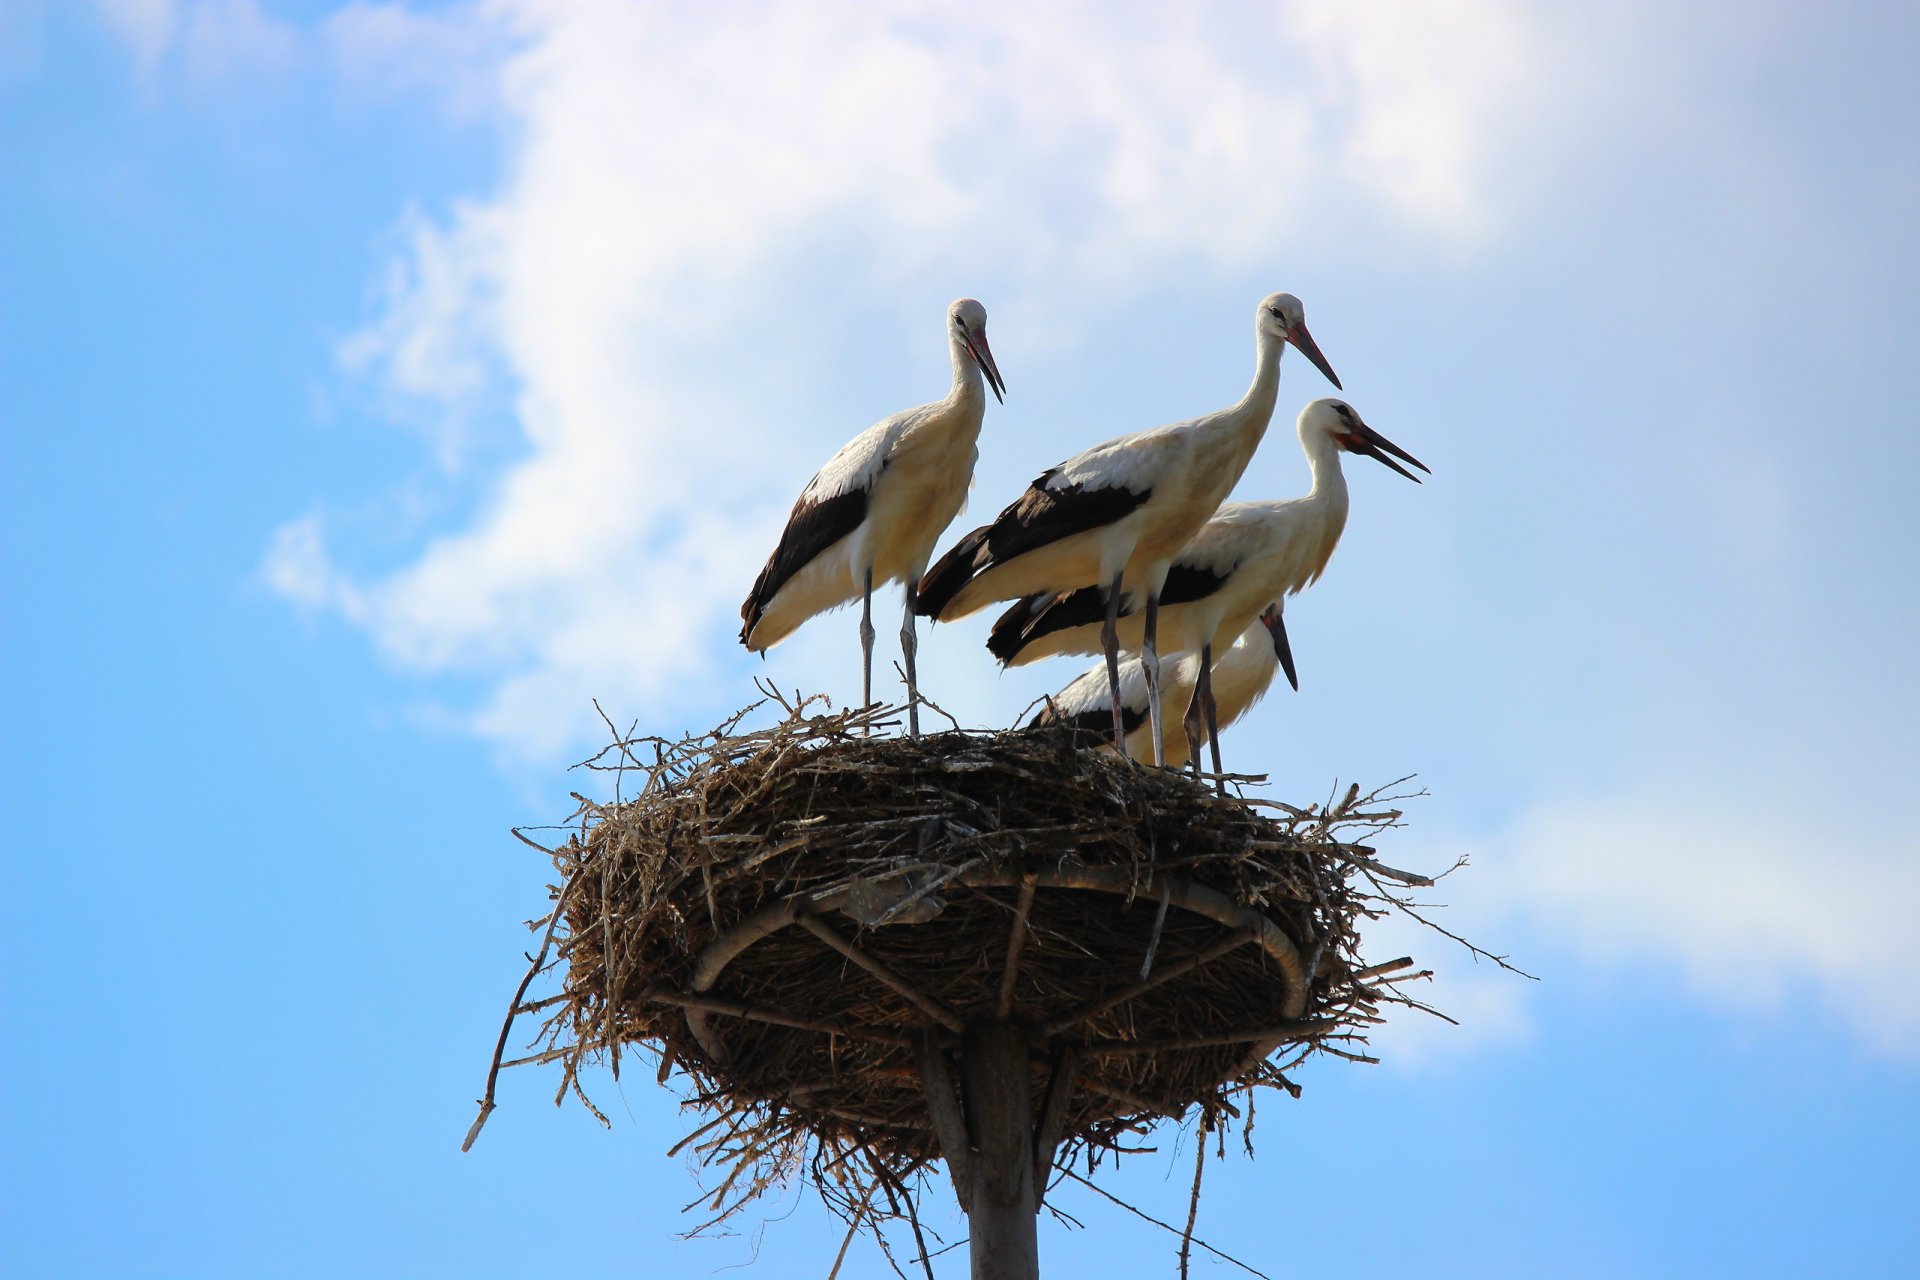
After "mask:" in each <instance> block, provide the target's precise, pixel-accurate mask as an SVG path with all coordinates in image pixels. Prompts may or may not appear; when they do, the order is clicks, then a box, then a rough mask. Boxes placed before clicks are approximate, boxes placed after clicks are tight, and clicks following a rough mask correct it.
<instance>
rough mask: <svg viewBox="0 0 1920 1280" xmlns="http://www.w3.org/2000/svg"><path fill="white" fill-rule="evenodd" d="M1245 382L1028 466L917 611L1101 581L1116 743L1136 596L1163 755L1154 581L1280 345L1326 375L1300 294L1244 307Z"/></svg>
mask: <svg viewBox="0 0 1920 1280" xmlns="http://www.w3.org/2000/svg"><path fill="white" fill-rule="evenodd" d="M1254 333H1255V346H1254V350H1255V360H1254V372H1253V383H1252V385H1251V386H1249V387H1248V388H1247V393H1246V394H1245V395H1244V396H1242V397H1241V398H1240V400H1239V401H1238V402H1237V403H1235V404H1233V405H1231V406H1229V407H1228V408H1225V409H1221V410H1219V411H1217V412H1215V413H1210V414H1207V415H1205V416H1203V417H1199V418H1193V419H1190V420H1188V421H1186V422H1177V423H1174V424H1173V425H1172V426H1166V427H1159V428H1157V429H1155V430H1152V431H1143V432H1138V433H1136V434H1134V435H1127V436H1121V437H1120V438H1119V439H1116V440H1109V441H1108V442H1107V443H1105V444H1102V445H1096V446H1095V447H1093V448H1091V449H1089V450H1087V451H1086V452H1085V453H1081V454H1078V455H1076V456H1074V457H1072V458H1069V459H1067V461H1065V462H1063V463H1061V464H1060V465H1059V466H1057V467H1050V468H1048V469H1047V470H1046V471H1044V472H1042V473H1041V474H1040V477H1039V479H1037V480H1035V481H1034V482H1033V484H1032V485H1030V486H1029V487H1028V488H1027V491H1026V492H1025V493H1023V494H1021V495H1020V497H1019V498H1018V499H1016V500H1015V501H1014V502H1013V504H1012V505H1011V506H1009V507H1007V509H1006V510H1004V511H1002V512H1001V513H1000V515H999V517H998V518H997V519H996V520H994V522H993V523H992V524H989V525H983V526H982V527H980V528H978V529H975V530H974V531H973V532H972V533H969V534H968V535H967V536H966V537H964V538H962V539H960V541H959V542H958V543H956V544H955V545H954V547H953V548H952V549H951V550H949V551H948V552H947V553H946V555H944V556H942V557H941V558H940V560H939V561H938V562H937V563H936V564H935V565H934V566H933V568H932V569H931V570H929V571H928V572H927V574H926V576H925V577H923V578H922V579H921V580H920V591H919V600H918V602H917V603H916V605H915V608H916V609H918V610H919V612H921V613H923V614H925V615H927V616H929V617H931V618H934V619H936V620H938V621H941V622H950V621H952V620H953V619H955V618H963V617H965V616H966V615H968V614H970V613H973V612H975V611H976V610H978V609H980V608H983V607H984V606H986V605H988V604H990V603H992V602H993V601H996V600H1016V599H1020V598H1023V597H1026V596H1031V595H1033V594H1035V593H1037V592H1047V593H1053V592H1063V591H1071V590H1073V589H1074V588H1076V587H1083V586H1093V587H1096V588H1104V590H1105V597H1104V598H1105V601H1106V627H1105V629H1104V630H1103V631H1102V633H1101V636H1102V642H1103V645H1104V648H1105V652H1106V659H1107V691H1108V694H1109V697H1110V701H1111V703H1112V708H1113V741H1114V747H1115V749H1116V750H1119V751H1124V750H1125V749H1126V736H1127V735H1126V729H1125V726H1124V723H1123V715H1122V708H1121V702H1120V651H1119V640H1118V632H1117V630H1116V625H1117V620H1118V616H1119V615H1118V610H1119V607H1120V601H1121V597H1122V594H1123V593H1124V592H1126V591H1127V590H1129V589H1131V590H1132V591H1133V592H1134V594H1135V595H1136V596H1138V597H1139V598H1141V599H1143V600H1144V601H1145V604H1146V618H1145V627H1144V630H1143V632H1142V637H1141V643H1140V661H1141V667H1142V670H1143V671H1144V672H1145V675H1146V680H1147V686H1148V688H1149V689H1151V690H1154V691H1155V695H1156V696H1154V697H1152V698H1149V699H1148V711H1149V720H1150V722H1151V724H1152V728H1153V760H1154V763H1156V764H1159V763H1161V762H1163V761H1164V760H1165V759H1166V749H1165V741H1164V735H1163V733H1162V730H1161V724H1160V700H1159V697H1158V696H1157V692H1158V689H1159V687H1160V658H1159V653H1158V651H1157V646H1156V640H1157V636H1156V630H1157V629H1156V625H1155V624H1156V621H1157V618H1158V613H1159V606H1160V589H1161V586H1162V585H1163V584H1164V582H1165V581H1166V576H1167V569H1168V567H1169V565H1171V564H1172V562H1173V557H1174V555H1175V553H1177V552H1178V551H1179V550H1180V548H1181V547H1182V546H1183V545H1185V543H1186V541H1187V539H1188V538H1190V537H1192V536H1193V535H1194V533H1195V532H1197V531H1198V530H1199V528H1200V526H1201V525H1202V524H1204V523H1205V522H1206V520H1207V517H1209V516H1211V515H1212V514H1213V513H1214V511H1215V509H1217V508H1218V507H1219V505H1220V502H1221V500H1222V499H1223V498H1225V497H1226V496H1227V494H1228V493H1230V492H1232V490H1233V486H1234V484H1235V482H1237V481H1238V480H1239V479H1240V473H1241V472H1243V471H1245V470H1246V466H1247V461H1248V460H1249V459H1250V458H1252V456H1253V451H1254V449H1255V448H1256V447H1257V446H1258V445H1259V443H1260V437H1261V436H1262V435H1264V434H1265V433H1266V430H1267V423H1268V421H1269V420H1270V419H1271V418H1272V417H1273V405H1274V400H1275V399H1276V397H1277V396H1278V394H1279V390H1280V355H1281V352H1282V351H1283V350H1284V349H1285V347H1286V345H1287V344H1288V343H1292V344H1293V345H1294V346H1296V347H1298V348H1299V349H1300V351H1301V352H1302V354H1304V355H1305V356H1306V357H1307V359H1309V360H1311V361H1313V363H1314V366H1315V367H1316V368H1318V369H1319V370H1320V372H1321V373H1323V374H1325V375H1326V377H1327V380H1328V381H1329V382H1331V383H1333V385H1334V386H1336V387H1338V386H1339V385H1340V379H1339V378H1337V377H1335V376H1334V373H1333V369H1332V368H1331V367H1330V366H1329V365H1328V364H1327V360H1326V357H1325V356H1323V355H1321V354H1320V348H1319V347H1318V346H1317V345H1315V343H1314V341H1313V337H1312V335H1311V334H1309V333H1308V332H1307V322H1306V316H1305V313H1304V311H1303V310H1302V309H1301V306H1300V299H1298V298H1296V297H1294V296H1293V295H1292V294H1290V293H1276V294H1271V295H1269V296H1268V297H1266V298H1264V299H1262V300H1261V302H1260V308H1259V310H1258V311H1257V312H1256V313H1255V316H1254Z"/></svg>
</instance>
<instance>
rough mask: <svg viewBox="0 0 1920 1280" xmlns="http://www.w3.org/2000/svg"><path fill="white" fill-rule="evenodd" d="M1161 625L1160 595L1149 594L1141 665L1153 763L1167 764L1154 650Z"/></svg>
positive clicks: (1156, 658)
mask: <svg viewBox="0 0 1920 1280" xmlns="http://www.w3.org/2000/svg"><path fill="white" fill-rule="evenodd" d="M1159 623H1160V593H1159V592H1157V591H1149V592H1147V625H1146V634H1145V638H1144V639H1143V640H1142V642H1141V645H1140V665H1141V667H1142V668H1144V669H1145V671H1146V673H1147V718H1148V719H1149V720H1150V721H1151V722H1152V723H1153V763H1154V765H1155V766H1156V767H1159V766H1164V765H1165V764H1166V763H1167V745H1166V743H1167V740H1166V738H1165V736H1164V735H1163V733H1162V731H1161V728H1160V654H1159V653H1158V652H1157V651H1156V650H1155V649H1154V632H1155V631H1156V630H1157V629H1158V627H1159Z"/></svg>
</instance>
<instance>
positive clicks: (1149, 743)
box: [1039, 622, 1280, 768]
mask: <svg viewBox="0 0 1920 1280" xmlns="http://www.w3.org/2000/svg"><path fill="white" fill-rule="evenodd" d="M1279 669H1280V659H1279V656H1278V654H1277V653H1276V652H1275V651H1274V647H1273V637H1272V636H1271V635H1269V634H1268V632H1267V629H1266V628H1265V627H1264V626H1261V625H1260V624H1259V623H1258V622H1255V623H1253V624H1251V625H1249V626H1248V627H1247V629H1246V630H1245V631H1243V632H1241V633H1240V636H1239V638H1238V639H1236V640H1235V641H1234V642H1233V644H1232V645H1231V646H1229V647H1228V649H1227V651H1226V652H1225V653H1223V654H1221V655H1220V657H1219V658H1217V659H1215V661H1214V664H1213V696H1214V699H1215V701H1216V703H1217V704H1218V706H1219V713H1218V714H1219V720H1218V724H1219V727H1220V728H1221V729H1225V728H1226V727H1227V726H1228V725H1230V724H1232V723H1234V722H1235V721H1236V720H1238V719H1239V718H1240V717H1241V716H1243V715H1245V714H1246V713H1247V712H1249V711H1251V710H1252V709H1253V707H1254V704H1256V703H1258V702H1259V701H1260V699H1261V698H1263V697H1265V696H1266V692H1267V689H1268V687H1269V686H1270V685H1272V683H1273V677H1274V673H1275V672H1277V671H1278V670H1279ZM1199 678H1200V655H1199V654H1197V653H1189V654H1183V655H1182V656H1181V658H1180V660H1179V661H1177V662H1175V663H1173V664H1172V667H1171V669H1170V671H1169V673H1168V676H1167V679H1166V681H1165V687H1164V688H1162V689H1161V691H1160V714H1161V716H1162V718H1163V719H1164V718H1165V717H1166V716H1168V715H1172V716H1173V717H1174V718H1175V719H1178V718H1179V716H1180V713H1181V711H1182V710H1183V709H1184V708H1185V707H1186V705H1187V700H1188V699H1189V698H1191V697H1192V696H1193V689H1194V685H1195V684H1196V683H1198V681H1199ZM1107 697H1108V694H1107V668H1106V666H1105V664H1104V663H1102V664H1097V665H1095V666H1092V667H1089V668H1088V669H1087V670H1086V671H1085V672H1084V673H1082V674H1081V675H1080V676H1079V677H1077V678H1076V679H1075V680H1074V681H1073V683H1071V684H1069V685H1068V686H1067V687H1066V688H1064V689H1062V690H1061V691H1060V692H1059V693H1056V694H1054V695H1053V697H1052V698H1051V699H1049V702H1050V703H1051V706H1050V707H1049V709H1048V711H1046V712H1043V713H1042V715H1041V716H1040V718H1039V719H1040V721H1049V720H1065V721H1069V722H1071V723H1077V724H1084V725H1086V726H1087V727H1089V728H1096V727H1097V728H1101V729H1104V728H1105V724H1106V716H1107ZM1120 703H1121V706H1122V708H1123V710H1124V712H1125V715H1126V720H1127V724H1128V726H1129V727H1128V729H1127V754H1128V755H1130V756H1132V757H1133V758H1134V759H1135V760H1138V761H1141V762H1142V763H1150V762H1151V761H1152V759H1153V739H1152V734H1151V728H1152V726H1151V723H1150V717H1149V716H1148V714H1147V674H1146V670H1145V668H1143V667H1142V666H1141V664H1140V660H1139V659H1138V658H1129V659H1128V660H1127V661H1126V662H1124V663H1122V664H1121V666H1120ZM1205 741H1206V740H1205V738H1204V737H1203V738H1202V740H1201V741H1200V742H1196V743H1192V744H1191V746H1190V745H1189V743H1188V742H1187V739H1186V735H1184V734H1175V735H1173V737H1172V739H1171V740H1170V741H1169V742H1167V744H1166V763H1167V764H1168V765H1170V766H1172V767H1174V768H1179V767H1180V766H1181V765H1184V764H1186V763H1187V761H1188V760H1189V759H1191V758H1192V753H1193V752H1194V751H1198V750H1199V749H1200V748H1201V747H1202V746H1203V745H1205ZM1107 749H1109V750H1111V746H1109V747H1108V748H1107Z"/></svg>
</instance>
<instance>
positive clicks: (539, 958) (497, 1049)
mask: <svg viewBox="0 0 1920 1280" xmlns="http://www.w3.org/2000/svg"><path fill="white" fill-rule="evenodd" d="M514 834H515V835H519V834H520V833H519V832H517V831H516V832H514ZM521 839H523V840H526V837H525V836H521ZM527 843H528V844H533V842H532V841H531V840H527ZM534 847H535V848H538V847H539V846H538V845H535V846H534ZM576 877H577V873H576V876H569V877H568V878H567V882H566V884H564V885H562V886H561V888H560V893H559V896H558V897H556V898H555V899H554V904H553V914H552V915H551V916H549V917H548V918H547V931H546V933H545V934H544V935H542V937H541V939H540V952H539V954H538V955H536V956H534V958H533V963H532V964H530V965H528V966H527V972H526V976H524V977H523V978H521V979H520V985H519V986H518V987H517V988H515V990H514V993H513V999H512V1000H510V1001H508V1002H507V1017H506V1021H504V1022H502V1023H501V1024H500V1038H499V1039H498V1040H496V1041H494V1045H493V1062H492V1065H490V1066H489V1067H488V1068H487V1088H486V1092H485V1093H483V1094H482V1095H481V1096H480V1114H479V1115H477V1116H475V1117H474V1118H473V1124H472V1126H471V1127H469V1128H468V1129H467V1136H466V1137H465V1138H463V1139H462V1140H461V1142H460V1150H462V1151H471V1150H472V1149H473V1140H474V1139H475V1138H478V1137H479V1136H480V1130H481V1129H482V1128H484V1127H485V1126H486V1123H487V1117H488V1116H490V1115H492V1114H493V1108H494V1101H493V1091H494V1087H495V1086H496V1085H497V1084H498V1083H499V1081H500V1059H501V1057H502V1056H504V1055H505V1054H506V1051H507V1036H508V1034H509V1033H510V1032H511V1031H512V1030H513V1020H514V1017H515V1016H516V1015H517V1014H518V1012H519V1008H520V1001H521V999H522V998H523V997H524V996H525V995H526V994H527V988H528V987H529V986H532V985H533V980H534V978H535V977H537V976H539V973H540V971H541V970H542V969H544V968H545V967H546V964H547V949H548V948H549V947H551V946H552V945H553V931H554V930H555V929H556V928H558V927H559V924H560V913H561V911H562V909H564V908H565V906H566V904H567V895H568V894H570V893H572V892H573V886H574V883H575V879H576Z"/></svg>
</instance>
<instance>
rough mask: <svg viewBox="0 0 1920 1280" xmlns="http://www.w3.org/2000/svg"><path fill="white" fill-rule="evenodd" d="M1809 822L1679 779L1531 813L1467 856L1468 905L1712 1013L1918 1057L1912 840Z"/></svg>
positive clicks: (1918, 953)
mask: <svg viewBox="0 0 1920 1280" xmlns="http://www.w3.org/2000/svg"><path fill="white" fill-rule="evenodd" d="M1822 807H1823V806H1822V805H1821V804H1820V803H1819V802H1818V801H1817V800H1816V799H1815V798H1814V797H1813V796H1793V795H1785V794H1782V795H1775V796H1771V797H1768V796H1756V795H1742V794H1740V793H1738V792H1731V793H1729V792H1716V791H1713V790H1702V789H1700V788H1699V787H1698V786H1697V782H1696V780H1694V779H1686V780H1684V782H1683V781H1682V780H1679V779H1676V783H1675V785H1673V786H1670V787H1666V788H1639V787H1636V788H1630V789H1627V790H1624V791H1622V792H1620V793H1617V794H1615V795H1612V796H1610V797H1608V798H1606V799H1605V800H1575V801H1568V802H1564V803H1555V804H1548V805H1543V806H1542V807H1540V808H1539V809H1538V810H1536V811H1535V812H1533V813H1532V814H1530V815H1529V816H1528V817H1527V818H1526V819H1525V820H1524V821H1523V822H1522V823H1521V824H1520V825H1519V827H1518V828H1517V829H1516V830H1515V832H1514V833H1513V835H1512V838H1511V839H1510V840H1508V841H1505V842H1502V844H1501V845H1500V846H1499V847H1497V848H1495V849H1493V850H1490V851H1489V852H1488V854H1487V855H1486V856H1483V857H1482V858H1481V859H1479V862H1480V866H1479V867H1478V869H1477V871H1476V872H1475V874H1474V879H1475V881H1476V882H1477V883H1476V884H1475V885H1474V886H1473V890H1474V892H1475V893H1476V894H1479V895H1481V896H1482V897H1483V898H1491V899H1493V900H1494V901H1496V902H1501V901H1503V902H1504V904H1505V905H1506V906H1507V907H1508V908H1509V909H1510V911H1511V913H1512V914H1511V916H1510V917H1509V918H1510V919H1512V920H1515V921H1519V920H1524V921H1525V924H1526V926H1527V931H1528V932H1529V933H1530V934H1533V935H1534V936H1536V937H1538V938H1541V939H1552V941H1553V943H1554V944H1555V945H1571V946H1572V947H1574V948H1575V949H1576V950H1577V951H1579V952H1581V953H1583V954H1584V955H1586V956H1587V957H1589V958H1590V959H1594V960H1598V961H1601V962H1602V963H1604V964H1606V965H1608V966H1619V965H1651V966H1654V967H1656V968H1657V969H1658V970H1659V971H1661V972H1663V973H1664V974H1666V975H1667V977H1668V978H1669V980H1670V981H1671V982H1672V983H1673V985H1674V986H1675V987H1676V988H1678V989H1681V990H1684V991H1688V992H1691V993H1693V994H1694V995H1696V996H1700V997H1705V998H1706V999H1707V1000H1708V1001H1709V1002H1710V1003H1712V1004H1714V1005H1717V1006H1720V1007H1723V1008H1731V1009H1734V1010H1738V1011H1741V1012H1746V1013H1766V1014H1776V1015H1782V1016H1787V1017H1795V1018H1798V1019H1800V1029H1801V1030H1802V1031H1803V1032H1805V1033H1806V1034H1819V1032H1820V1031H1821V1030H1822V1029H1823V1023H1824V1022H1825V1021H1826V1020H1828V1019H1837V1020H1838V1021H1839V1022H1840V1023H1841V1024H1842V1025H1844V1026H1845V1027H1846V1028H1847V1029H1848V1030H1849V1031H1850V1032H1851V1033H1852V1034H1853V1035H1855V1036H1856V1037H1858V1038H1859V1039H1860V1040H1862V1041H1864V1042H1866V1043H1868V1044H1871V1045H1873V1046H1875V1047H1877V1048H1879V1049H1882V1050H1884V1051H1887V1052H1893V1053H1900V1054H1906V1055H1914V1054H1920V930H1915V929H1914V928H1913V924H1912V919H1911V913H1910V910H1909V907H1910V904H1911V903H1912V902H1914V901H1915V900H1916V898H1920V858H1917V857H1916V856H1915V855H1916V853H1920V840H1916V839H1914V837H1913V835H1912V833H1911V832H1910V831H1909V830H1907V829H1906V828H1905V826H1904V823H1905V821H1906V820H1905V819H1904V817H1903V816H1902V815H1900V814H1898V813H1889V814H1886V815H1884V816H1883V817H1881V818H1879V819H1878V820H1875V819H1868V820H1865V821H1863V820H1862V819H1861V818H1860V817H1859V816H1858V813H1857V809H1856V806H1855V805H1853V804H1851V803H1849V802H1847V801H1846V800H1845V799H1844V798H1842V799H1840V800H1839V802H1838V803H1836V804H1835V805H1834V806H1833V811H1832V812H1831V814H1822V813H1821V812H1820V810H1821V808H1822ZM1495 927H1498V926H1497V925H1496V926H1495ZM1810 1008H1811V1009H1817V1010H1819V1011H1821V1012H1820V1013H1818V1014H1816V1015H1815V1016H1814V1017H1813V1018H1812V1019H1811V1020H1808V1019H1807V1014H1806V1011H1807V1010H1808V1009H1810Z"/></svg>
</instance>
